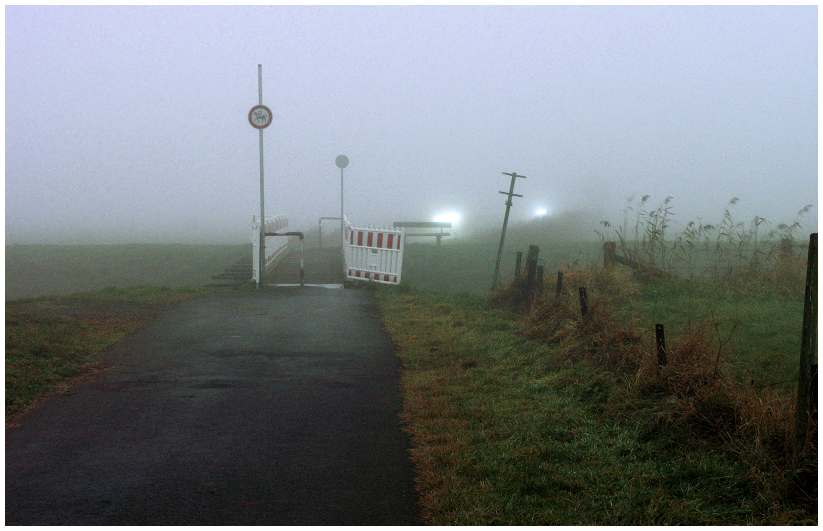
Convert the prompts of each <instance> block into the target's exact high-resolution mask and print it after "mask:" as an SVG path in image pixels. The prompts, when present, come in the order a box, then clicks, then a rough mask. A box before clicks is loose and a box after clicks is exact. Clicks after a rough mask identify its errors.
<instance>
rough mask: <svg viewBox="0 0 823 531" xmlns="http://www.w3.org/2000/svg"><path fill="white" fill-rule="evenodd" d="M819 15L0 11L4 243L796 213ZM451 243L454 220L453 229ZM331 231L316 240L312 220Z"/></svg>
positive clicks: (807, 163) (812, 151) (772, 10)
mask: <svg viewBox="0 0 823 531" xmlns="http://www.w3.org/2000/svg"><path fill="white" fill-rule="evenodd" d="M817 20H818V11H817V7H816V6H801V7H670V6H666V7H560V6H530V7H516V8H515V7H439V6H428V7H419V6H408V7H392V6H386V7H339V6H327V7H305V6H296V7H286V6H272V7H265V6H258V7H166V6H159V7H142V6H138V7H126V6H115V7H59V6H45V7H36V6H7V7H6V8H5V21H6V56H5V59H6V70H5V73H6V84H5V89H6V114H5V117H6V129H5V139H6V144H5V161H6V175H5V178H6V242H7V243H20V242H39V241H50V242H60V241H84V242H106V241H179V242H185V243H189V242H206V241H219V242H221V243H222V242H239V243H243V242H245V241H247V240H248V239H249V236H250V225H251V218H252V215H254V214H259V208H260V203H259V201H260V200H259V186H260V185H259V179H260V173H259V154H258V133H257V130H255V129H253V128H252V127H251V126H250V125H249V123H248V119H247V116H248V112H249V110H250V108H251V107H252V106H254V105H256V104H257V103H258V89H257V65H258V64H262V68H263V103H264V104H265V105H267V106H269V107H270V108H271V109H272V110H273V112H274V115H275V119H274V121H273V123H272V125H271V127H269V128H268V129H266V130H265V132H264V142H265V192H266V213H267V214H288V215H289V216H290V219H291V223H290V228H291V230H310V229H312V228H315V227H316V226H317V224H318V219H319V218H320V217H321V216H328V217H333V216H338V215H339V211H340V170H339V169H338V168H337V167H336V166H335V164H334V160H335V157H337V156H338V155H340V154H345V155H346V156H348V158H349V160H350V164H349V166H348V167H347V168H346V170H345V173H344V179H345V185H344V186H345V204H346V214H347V216H348V217H349V219H350V220H351V221H352V222H354V223H355V224H357V225H371V224H390V223H391V222H393V221H419V220H430V219H432V217H433V216H435V215H438V214H440V213H442V212H445V211H448V210H454V211H458V212H460V214H461V216H462V219H461V221H460V225H459V226H458V228H456V232H457V233H458V234H459V233H460V231H461V230H466V229H467V228H468V227H471V226H476V225H478V224H498V225H499V224H500V223H501V222H502V216H503V212H504V209H505V207H504V201H505V197H504V196H502V195H500V194H499V193H498V192H499V191H501V190H503V191H505V190H508V186H509V177H507V176H504V175H502V173H503V172H508V173H510V172H517V173H518V174H521V175H526V176H527V178H526V179H518V182H517V184H516V189H515V193H519V194H522V195H523V196H524V197H522V198H515V199H514V206H513V207H512V213H511V215H512V219H513V220H525V219H528V218H530V217H531V216H533V213H534V211H535V210H536V209H537V208H541V207H542V208H546V209H548V210H549V213H550V215H551V214H555V215H557V214H559V213H561V212H563V211H571V210H579V209H589V210H592V211H594V212H595V215H596V216H599V217H600V218H601V219H608V220H610V221H612V222H621V221H622V220H623V210H624V208H625V207H626V205H627V200H628V199H629V198H630V197H635V201H636V200H637V199H638V198H639V197H640V196H642V195H645V194H649V195H651V199H650V200H649V206H652V207H656V206H657V205H659V204H660V203H662V202H663V200H664V199H665V198H666V197H668V196H672V197H673V200H672V202H671V205H672V210H673V212H674V214H675V215H676V219H679V220H680V221H681V222H687V221H691V220H702V221H703V222H705V223H716V222H718V221H720V219H721V218H722V216H723V211H724V209H725V208H726V206H727V204H728V202H729V200H730V199H732V198H733V197H738V198H739V199H740V201H739V203H738V204H737V205H736V206H735V207H734V208H735V215H736V217H737V218H738V219H739V220H740V221H746V222H748V221H749V220H751V219H752V218H753V217H754V216H755V215H757V216H762V217H764V218H766V219H767V220H768V221H769V222H772V223H773V224H775V225H776V224H777V223H791V222H792V221H793V220H794V219H795V216H796V214H797V212H798V210H800V209H801V208H802V207H803V206H804V205H806V204H808V203H812V204H814V205H815V209H813V210H812V211H811V213H810V215H809V216H807V218H805V221H804V231H803V232H804V233H808V232H811V231H813V230H817V227H816V219H817V195H818V191H817V146H818V137H817V132H818V127H817V101H818V93H817V90H818V87H817V50H818V44H817ZM461 226H462V227H461ZM324 230H325V229H324Z"/></svg>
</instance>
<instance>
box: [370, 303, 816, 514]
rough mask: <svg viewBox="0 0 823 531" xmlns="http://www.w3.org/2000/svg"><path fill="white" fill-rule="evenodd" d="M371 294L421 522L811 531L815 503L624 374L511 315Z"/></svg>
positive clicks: (482, 307) (463, 305)
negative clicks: (398, 393) (390, 361)
mask: <svg viewBox="0 0 823 531" xmlns="http://www.w3.org/2000/svg"><path fill="white" fill-rule="evenodd" d="M379 297H380V302H381V308H382V312H383V316H384V322H385V324H386V327H387V330H388V331H389V333H390V335H391V337H392V339H393V341H394V344H395V347H396V350H397V353H398V355H399V356H400V358H401V360H402V366H403V372H402V387H403V396H404V401H405V408H404V423H405V426H406V429H407V431H408V433H409V434H410V436H411V439H412V445H413V450H412V458H413V461H414V463H415V467H416V470H417V473H418V480H417V481H418V489H419V491H420V494H421V503H422V507H423V516H424V518H425V520H426V522H427V523H429V524H435V525H489V524H502V525H579V524H586V525H662V524H679V525H724V524H725V525H738V524H761V525H770V524H786V523H816V522H817V510H816V493H815V495H814V499H812V498H811V497H809V496H808V495H805V494H804V493H802V492H799V489H798V487H797V486H796V485H794V484H793V483H792V481H791V479H790V478H787V475H786V474H784V473H783V472H781V471H780V470H778V469H775V468H774V467H770V465H769V464H768V463H763V462H760V461H758V459H759V458H760V457H761V454H758V457H757V458H755V457H752V458H750V459H741V453H742V452H744V451H745V449H741V448H734V447H733V446H734V445H731V446H730V445H727V444H725V443H724V441H722V439H721V438H719V437H718V436H716V433H715V432H712V431H711V430H708V431H706V430H704V432H705V433H704V432H701V431H700V430H699V429H698V428H699V426H697V427H695V426H690V425H688V422H686V421H685V420H682V419H686V418H687V417H685V416H683V417H680V419H681V421H678V417H677V416H676V415H675V414H674V413H673V412H672V408H671V406H670V405H669V404H667V403H666V400H667V398H666V397H657V396H640V395H637V394H636V393H633V392H632V390H631V389H632V387H633V381H632V378H631V375H629V374H625V373H624V374H621V373H619V372H614V371H609V370H605V369H603V368H600V367H594V366H591V365H589V364H587V363H586V362H574V363H573V362H570V361H569V360H568V357H567V356H566V353H564V352H563V349H562V347H561V346H560V345H556V344H550V343H547V342H545V341H533V340H529V339H526V338H525V336H524V326H525V323H524V320H523V319H521V318H516V317H514V316H513V315H511V314H508V313H504V312H502V311H490V310H487V309H486V304H485V299H484V298H482V297H478V296H474V295H468V294H457V295H446V294H432V293H428V292H421V291H411V292H410V291H409V290H400V291H398V292H396V293H385V292H383V293H381V294H380V295H379ZM691 428H694V429H691ZM735 443H740V441H739V440H738V441H735ZM815 459H816V458H815ZM815 473H816V463H815Z"/></svg>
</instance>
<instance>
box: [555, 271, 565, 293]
mask: <svg viewBox="0 0 823 531" xmlns="http://www.w3.org/2000/svg"><path fill="white" fill-rule="evenodd" d="M562 292H563V272H562V271H558V272H557V288H556V289H555V292H554V297H555V298H556V299H559V298H560V294H561V293H562Z"/></svg>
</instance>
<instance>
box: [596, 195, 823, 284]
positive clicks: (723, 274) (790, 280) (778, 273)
mask: <svg viewBox="0 0 823 531" xmlns="http://www.w3.org/2000/svg"><path fill="white" fill-rule="evenodd" d="M650 199H651V196H649V195H644V196H643V197H642V198H641V199H640V201H639V202H637V203H636V204H634V205H632V204H629V205H627V207H626V209H625V210H624V221H623V223H622V224H621V225H617V226H616V225H614V224H613V223H611V222H609V221H607V220H603V221H601V222H600V225H601V227H602V228H601V230H598V231H596V232H597V234H598V235H599V236H600V238H601V241H603V242H605V241H615V242H616V244H617V251H618V253H619V254H622V255H623V256H624V257H626V258H627V259H629V260H632V261H634V262H636V263H637V264H639V265H640V266H641V267H643V268H645V269H649V270H660V271H665V272H669V273H674V274H677V275H678V276H681V277H684V278H704V279H710V280H714V281H722V282H736V283H740V282H750V281H753V280H757V281H765V282H767V283H768V284H770V285H774V286H778V287H780V288H782V289H784V290H786V291H789V292H796V291H798V290H802V289H803V283H804V282H805V279H804V278H803V276H802V273H803V272H804V271H805V269H804V267H805V253H804V248H803V245H802V244H803V242H806V241H808V240H807V239H805V238H801V237H800V231H801V230H802V227H803V225H802V222H803V219H804V217H805V216H806V215H807V214H808V213H809V212H810V211H811V210H812V208H813V206H812V205H811V204H807V205H805V206H804V207H803V208H802V209H800V210H799V211H798V213H797V216H796V217H795V219H794V220H793V221H792V222H791V223H789V224H787V223H779V224H776V225H775V224H773V223H771V222H769V221H768V220H766V219H765V218H763V217H761V216H755V217H754V219H752V220H751V221H750V222H748V223H745V222H743V221H738V220H737V218H736V216H735V212H734V207H735V205H737V204H738V203H739V201H740V200H739V198H737V197H735V198H732V199H731V201H729V203H728V205H727V206H726V208H725V209H724V211H723V216H722V218H721V220H720V222H719V223H717V224H716V225H715V224H709V223H703V222H702V221H696V222H695V221H690V222H689V223H688V224H686V226H685V228H684V229H683V230H682V231H680V232H679V233H672V230H673V217H674V212H673V206H672V202H673V198H672V197H666V198H665V199H664V200H663V202H662V203H661V204H660V205H658V206H657V207H656V208H655V207H653V206H651V205H650ZM630 201H631V200H630Z"/></svg>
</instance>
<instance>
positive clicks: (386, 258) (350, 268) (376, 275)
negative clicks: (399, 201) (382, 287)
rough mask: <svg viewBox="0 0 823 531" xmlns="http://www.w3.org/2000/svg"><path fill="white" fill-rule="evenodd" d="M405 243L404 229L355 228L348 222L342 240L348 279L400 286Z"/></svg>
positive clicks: (346, 221)
mask: <svg viewBox="0 0 823 531" xmlns="http://www.w3.org/2000/svg"><path fill="white" fill-rule="evenodd" d="M405 243H406V238H405V236H404V234H403V229H400V230H395V229H389V228H385V229H384V228H379V227H369V228H360V227H352V225H351V224H350V223H349V221H348V219H346V220H345V234H344V238H343V260H344V262H345V263H344V267H345V278H346V279H347V280H362V281H369V282H379V283H381V284H400V278H401V274H402V270H403V247H404V245H405Z"/></svg>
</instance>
